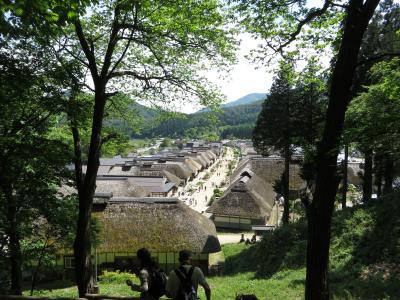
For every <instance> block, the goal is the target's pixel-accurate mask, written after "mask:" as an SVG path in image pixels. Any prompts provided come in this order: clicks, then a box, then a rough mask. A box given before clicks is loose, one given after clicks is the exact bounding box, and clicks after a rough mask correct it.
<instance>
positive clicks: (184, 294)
mask: <svg viewBox="0 0 400 300" xmlns="http://www.w3.org/2000/svg"><path fill="white" fill-rule="evenodd" d="M193 271H194V267H193V266H192V267H191V268H190V270H189V272H188V273H186V269H185V268H184V267H183V266H180V267H179V268H178V269H175V274H176V276H178V278H179V281H180V282H181V283H180V285H179V289H178V293H177V295H176V297H175V298H174V300H196V299H197V293H196V290H195V288H194V286H193V284H192V275H193Z"/></svg>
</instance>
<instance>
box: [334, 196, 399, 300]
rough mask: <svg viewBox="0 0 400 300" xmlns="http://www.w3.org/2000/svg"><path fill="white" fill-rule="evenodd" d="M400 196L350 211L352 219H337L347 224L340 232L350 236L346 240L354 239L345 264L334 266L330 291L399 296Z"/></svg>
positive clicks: (343, 294) (339, 295)
mask: <svg viewBox="0 0 400 300" xmlns="http://www.w3.org/2000/svg"><path fill="white" fill-rule="evenodd" d="M399 199H400V194H399V193H393V194H391V195H388V196H387V197H385V198H383V199H381V201H379V202H376V203H370V204H368V205H365V206H364V207H363V209H362V210H350V211H349V212H351V213H352V217H351V218H348V217H347V218H340V217H339V218H337V219H335V221H336V222H341V223H342V224H344V226H342V227H344V228H345V230H344V232H341V233H340V232H339V234H342V235H348V237H347V238H346V239H342V240H343V242H346V241H352V251H350V252H349V253H348V255H347V258H348V259H345V261H346V263H344V264H340V263H337V264H336V268H331V272H330V282H331V292H332V294H333V295H334V296H335V297H337V298H342V299H346V298H349V296H348V295H351V296H352V297H353V298H356V299H387V298H389V299H400V217H399V216H400V203H399ZM342 217H343V216H342ZM335 225H336V224H334V228H339V227H338V226H337V225H336V226H335ZM351 227H352V230H350V228H351ZM346 229H347V230H346ZM337 234H338V232H336V233H334V235H337ZM337 248H338V249H340V247H337ZM341 248H342V249H343V248H345V247H341ZM343 256H344V254H343Z"/></svg>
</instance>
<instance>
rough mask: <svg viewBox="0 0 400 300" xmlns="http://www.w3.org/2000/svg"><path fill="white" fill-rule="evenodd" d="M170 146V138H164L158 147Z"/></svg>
mask: <svg viewBox="0 0 400 300" xmlns="http://www.w3.org/2000/svg"><path fill="white" fill-rule="evenodd" d="M171 146H172V142H171V139H170V138H164V139H163V140H162V142H161V144H160V148H167V147H171Z"/></svg>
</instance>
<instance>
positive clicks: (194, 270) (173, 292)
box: [165, 250, 211, 300]
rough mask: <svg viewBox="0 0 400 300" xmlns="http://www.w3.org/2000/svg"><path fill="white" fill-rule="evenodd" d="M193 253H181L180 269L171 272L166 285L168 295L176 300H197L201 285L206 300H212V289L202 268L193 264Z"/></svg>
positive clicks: (183, 251)
mask: <svg viewBox="0 0 400 300" xmlns="http://www.w3.org/2000/svg"><path fill="white" fill-rule="evenodd" d="M191 259H192V253H191V252H190V251H188V250H182V251H180V252H179V262H180V266H179V268H177V269H175V270H173V271H171V273H170V274H169V276H168V281H167V285H166V288H165V289H166V295H167V296H168V297H170V298H173V299H174V300H197V299H198V298H197V288H198V286H199V285H201V286H202V287H203V289H204V292H205V294H206V299H207V300H210V299H211V289H210V286H209V285H208V283H207V281H206V279H205V277H204V274H203V272H202V271H201V269H200V268H198V267H194V266H192V264H191Z"/></svg>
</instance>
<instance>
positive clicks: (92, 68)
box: [74, 19, 99, 80]
mask: <svg viewBox="0 0 400 300" xmlns="http://www.w3.org/2000/svg"><path fill="white" fill-rule="evenodd" d="M74 25H75V33H76V35H77V37H78V39H79V43H80V44H81V47H82V50H83V52H84V53H85V56H86V59H87V60H88V62H89V69H90V73H91V74H92V77H93V79H94V80H96V79H97V78H98V76H99V74H98V71H97V65H96V58H95V57H94V53H93V52H92V51H91V50H90V48H89V44H88V42H87V40H86V38H85V34H84V33H83V29H82V25H81V22H80V21H79V19H77V20H76V21H75V23H74Z"/></svg>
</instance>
